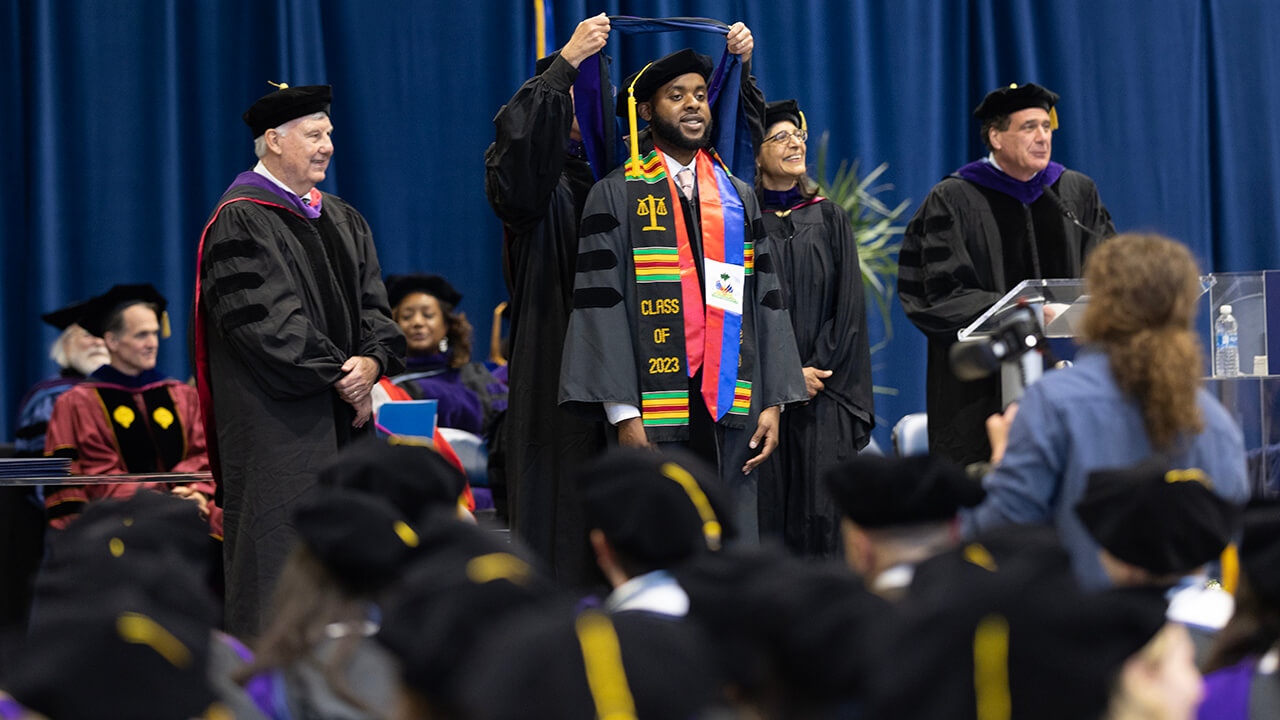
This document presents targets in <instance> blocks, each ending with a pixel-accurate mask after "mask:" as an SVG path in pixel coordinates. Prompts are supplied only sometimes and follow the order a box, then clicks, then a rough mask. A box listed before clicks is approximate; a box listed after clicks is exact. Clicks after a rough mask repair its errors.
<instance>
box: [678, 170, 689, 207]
mask: <svg viewBox="0 0 1280 720" xmlns="http://www.w3.org/2000/svg"><path fill="white" fill-rule="evenodd" d="M676 185H678V186H680V194H682V195H684V199H685V200H692V199H693V171H692V170H690V169H689V168H681V169H680V172H678V173H676Z"/></svg>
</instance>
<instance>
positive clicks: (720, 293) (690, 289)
mask: <svg viewBox="0 0 1280 720" xmlns="http://www.w3.org/2000/svg"><path fill="white" fill-rule="evenodd" d="M710 75H711V59H710V58H708V57H706V56H705V55H699V54H697V53H694V52H692V51H691V50H681V51H678V52H676V53H672V54H671V55H668V56H667V57H665V58H662V59H660V60H657V61H654V62H653V63H652V64H650V65H649V66H647V67H646V69H645V70H642V71H641V72H639V73H637V74H636V75H633V76H632V77H631V78H629V79H628V80H627V82H626V83H624V87H626V88H634V93H635V99H636V101H637V102H638V105H637V113H638V115H639V117H641V118H643V119H644V120H646V121H648V122H649V123H650V129H651V131H652V134H651V137H652V143H651V144H650V143H648V142H646V143H641V142H640V141H639V140H638V139H637V136H636V133H635V129H634V127H633V128H632V146H633V148H635V150H633V153H632V159H631V160H629V161H628V162H627V163H626V165H625V166H624V167H621V168H618V169H616V170H614V171H613V172H611V173H610V174H609V175H608V176H606V177H605V178H604V179H603V180H601V181H600V182H599V183H597V184H596V186H595V187H594V188H592V190H591V193H590V195H588V196H587V204H586V208H585V209H584V210H583V219H582V238H581V240H580V243H579V248H578V250H579V254H578V265H577V267H578V273H577V278H576V280H575V286H574V310H573V314H572V315H571V316H570V319H569V329H568V331H567V335H566V337H565V348H564V357H563V360H562V367H561V375H560V402H561V403H562V404H572V403H582V404H592V405H594V404H599V405H600V406H602V407H601V410H602V412H603V414H605V415H606V416H607V417H608V419H609V421H610V423H611V424H613V425H615V426H616V427H617V432H618V442H619V444H621V445H624V446H632V447H647V446H649V445H650V444H651V443H658V444H662V443H667V442H672V443H681V444H684V445H687V446H689V447H690V448H691V449H692V450H694V451H695V452H696V453H698V454H700V455H702V456H703V457H704V458H706V459H707V460H708V461H709V462H711V463H713V464H714V465H715V466H716V467H717V468H718V469H719V471H720V475H721V478H722V480H723V481H724V482H725V484H726V485H727V486H728V487H729V489H730V491H731V492H732V493H733V498H734V503H735V512H734V514H735V515H736V517H737V520H738V523H739V527H740V529H741V531H742V534H743V535H744V536H745V537H747V538H755V537H756V536H757V534H758V519H757V515H756V512H757V508H756V493H757V484H756V481H757V477H758V476H757V475H756V474H755V471H756V466H758V465H759V464H760V463H762V462H763V461H764V459H765V458H767V457H768V456H769V454H771V453H772V451H773V449H774V447H776V445H777V438H778V427H777V419H778V416H779V413H780V410H781V408H780V406H781V405H783V404H785V403H790V402H801V401H803V400H805V399H807V398H808V394H807V393H806V392H805V386H804V377H803V375H802V374H801V371H800V359H799V356H798V355H797V352H796V344H795V337H794V335H793V334H792V330H791V322H790V320H789V319H788V317H787V312H786V307H785V303H784V302H783V300H782V293H781V289H780V288H779V285H778V278H777V275H776V274H775V273H774V272H773V263H772V257H771V256H770V245H769V242H768V237H767V236H766V235H765V234H764V230H763V227H762V225H761V223H760V210H759V206H758V204H757V202H756V198H755V194H754V193H753V192H752V190H751V188H750V186H748V185H746V184H745V183H743V182H742V181H741V180H738V179H737V178H735V177H732V176H731V175H729V174H728V173H727V170H725V169H724V167H723V165H722V164H721V163H720V162H719V158H718V157H716V156H715V155H714V153H712V152H710V151H709V150H708V149H707V148H706V142H707V138H709V137H710V134H711V112H710V109H709V105H708V104H707V87H706V84H707V78H708V77H709V76H710ZM619 107H620V112H621V108H622V107H625V105H623V103H622V101H619ZM677 183H680V185H679V187H680V189H677V187H678V186H677ZM734 248H737V250H736V251H735V250H734ZM690 372H692V373H693V374H692V376H690Z"/></svg>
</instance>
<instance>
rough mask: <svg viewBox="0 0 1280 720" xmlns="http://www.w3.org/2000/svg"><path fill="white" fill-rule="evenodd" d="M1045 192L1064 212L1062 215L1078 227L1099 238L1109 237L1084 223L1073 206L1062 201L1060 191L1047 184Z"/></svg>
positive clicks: (1059, 209) (1059, 210)
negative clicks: (1074, 211)
mask: <svg viewBox="0 0 1280 720" xmlns="http://www.w3.org/2000/svg"><path fill="white" fill-rule="evenodd" d="M1044 194H1045V196H1047V197H1048V198H1049V200H1050V202H1052V203H1053V204H1054V205H1055V206H1056V207H1057V208H1058V212H1060V213H1062V216H1063V217H1065V218H1066V219H1068V220H1070V221H1071V222H1072V223H1073V224H1074V225H1075V226H1076V227H1078V228H1080V229H1081V230H1083V231H1085V232H1087V233H1089V234H1090V235H1092V236H1094V237H1096V238H1099V239H1104V238H1106V237H1107V236H1106V235H1103V234H1102V233H1100V232H1098V231H1097V230H1094V229H1093V228H1091V227H1088V226H1086V225H1085V224H1084V223H1082V222H1080V220H1079V219H1077V218H1076V214H1075V213H1073V212H1071V208H1069V207H1067V204H1066V203H1065V202H1063V201H1062V198H1061V197H1059V196H1058V193H1056V192H1054V191H1053V188H1051V187H1049V186H1048V185H1045V186H1044Z"/></svg>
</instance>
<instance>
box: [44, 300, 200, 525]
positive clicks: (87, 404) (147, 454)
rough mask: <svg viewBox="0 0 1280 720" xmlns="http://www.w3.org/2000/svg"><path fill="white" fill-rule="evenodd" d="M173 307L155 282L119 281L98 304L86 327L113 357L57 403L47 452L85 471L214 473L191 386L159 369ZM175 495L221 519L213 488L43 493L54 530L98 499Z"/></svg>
mask: <svg viewBox="0 0 1280 720" xmlns="http://www.w3.org/2000/svg"><path fill="white" fill-rule="evenodd" d="M165 305H166V301H165V299H164V296H162V295H160V293H159V292H157V291H156V289H155V288H154V287H152V286H151V285H116V286H115V287H113V288H111V290H109V291H107V292H106V293H104V294H103V295H100V296H98V297H96V298H93V300H91V301H90V309H89V310H87V311H86V313H85V317H84V318H83V319H82V320H81V324H82V325H83V326H84V328H85V329H86V330H88V331H89V332H90V333H92V334H94V335H96V336H98V337H101V338H102V339H103V340H104V341H105V342H106V345H107V351H108V352H109V353H110V355H111V361H110V362H109V363H107V364H106V365H103V366H102V367H100V368H98V369H97V370H95V371H94V372H93V373H92V374H90V375H89V377H88V378H86V379H85V381H84V382H83V383H80V384H79V385H77V386H76V387H73V388H72V389H70V390H68V391H67V392H65V393H63V394H62V395H61V396H60V397H59V398H58V400H57V402H56V403H55V404H54V407H53V415H52V417H50V419H49V428H48V432H47V434H46V436H45V455H50V456H61V457H68V458H70V459H71V472H72V473H73V474H77V475H122V474H128V473H156V472H176V473H180V472H202V471H207V470H208V469H209V456H208V453H207V451H206V449H205V434H204V423H203V420H202V418H201V416H200V402H199V399H198V397H197V395H196V391H195V389H194V388H192V387H191V386H189V385H186V384H185V383H182V382H179V381H178V380H174V379H173V378H169V377H165V376H164V375H163V374H161V373H160V372H159V371H158V370H156V368H155V366H156V354H157V351H158V350H159V345H160V337H161V335H162V334H164V335H167V334H168V333H167V332H163V333H162V326H167V322H165V315H164V308H165ZM143 488H145V489H149V490H155V491H160V492H172V493H174V494H175V495H179V496H182V497H186V498H189V499H191V500H192V501H194V502H197V503H199V505H200V508H201V513H202V514H204V515H208V514H210V513H214V515H213V517H212V524H213V526H214V532H215V534H221V533H220V531H219V529H218V525H219V524H220V523H219V517H218V515H220V513H217V512H216V509H215V508H214V507H213V506H212V504H211V503H210V502H209V500H210V498H212V497H213V491H214V488H213V485H212V483H210V482H208V481H205V482H197V483H180V484H179V483H119V484H85V485H62V486H57V487H56V488H54V489H52V490H51V491H49V492H47V493H46V494H45V509H46V513H47V515H48V518H49V524H50V526H51V527H54V528H59V529H60V528H63V527H65V526H66V525H67V524H68V523H70V522H71V520H72V519H73V518H74V516H76V515H78V514H79V513H80V511H81V510H82V509H83V508H84V505H85V503H87V502H89V501H90V500H95V499H98V498H127V497H130V496H132V495H133V494H134V493H136V492H138V490H140V489H143Z"/></svg>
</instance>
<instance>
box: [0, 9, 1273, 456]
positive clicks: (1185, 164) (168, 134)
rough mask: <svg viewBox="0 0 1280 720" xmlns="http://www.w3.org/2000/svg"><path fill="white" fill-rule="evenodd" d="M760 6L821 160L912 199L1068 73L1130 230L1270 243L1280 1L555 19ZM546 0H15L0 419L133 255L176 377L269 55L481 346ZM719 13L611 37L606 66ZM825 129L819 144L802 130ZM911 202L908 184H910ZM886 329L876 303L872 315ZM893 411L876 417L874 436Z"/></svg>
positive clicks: (4, 120) (392, 241) (132, 267)
mask: <svg viewBox="0 0 1280 720" xmlns="http://www.w3.org/2000/svg"><path fill="white" fill-rule="evenodd" d="M601 11H603V12H607V13H610V14H627V15H643V16H676V15H698V16H706V17H714V18H717V19H720V20H724V21H726V22H733V21H735V20H743V21H745V22H746V23H747V24H748V25H749V26H750V27H751V28H752V30H753V32H754V34H755V40H756V52H755V58H754V60H753V63H752V64H753V69H754V71H755V74H756V76H757V77H758V78H759V80H760V83H761V86H762V87H763V88H764V89H765V92H766V93H767V94H768V95H769V96H770V97H773V98H782V97H795V98H798V99H799V101H800V103H801V106H802V107H803V108H805V110H806V114H807V115H808V118H809V122H810V125H811V127H812V129H813V130H814V131H815V134H818V133H821V132H829V133H830V150H829V152H830V157H831V158H832V159H835V160H838V159H850V160H853V159H858V160H860V161H861V163H862V166H863V167H864V168H868V167H874V166H875V165H877V164H879V163H881V162H887V163H889V171H888V173H887V175H886V179H887V181H888V182H890V183H892V184H893V189H892V190H890V191H888V192H886V193H885V197H886V199H891V200H897V199H903V198H910V199H911V200H912V201H913V206H914V204H918V202H919V201H920V200H921V199H922V198H923V197H924V195H925V194H926V193H927V192H928V190H929V188H930V187H931V186H932V185H933V184H934V183H935V182H936V181H937V180H938V179H940V178H941V177H943V176H944V175H945V174H946V173H948V172H950V171H951V170H953V169H954V168H956V167H958V166H959V165H961V164H963V163H965V162H967V161H969V160H972V159H974V158H976V157H978V156H979V154H980V153H981V144H980V141H979V138H978V135H977V131H976V128H975V127H974V126H973V123H972V121H971V117H970V111H971V110H972V108H973V106H974V105H975V104H976V103H977V101H978V100H979V99H980V98H981V97H982V95H983V93H984V92H985V91H987V90H989V89H991V88H992V87H995V86H997V85H999V84H1003V83H1008V82H1027V81H1036V82H1040V83H1042V84H1044V85H1047V86H1048V87H1050V88H1052V89H1054V90H1056V91H1058V92H1059V93H1061V95H1062V102H1061V105H1060V106H1059V114H1060V117H1061V120H1062V127H1061V128H1060V130H1059V131H1058V133H1056V135H1055V138H1054V140H1055V143H1054V145H1055V147H1054V158H1055V159H1056V160H1059V161H1061V162H1063V163H1064V164H1066V165H1067V166H1068V167H1072V168H1075V169H1078V170H1081V171H1083V172H1085V173H1087V174H1089V175H1091V176H1092V177H1093V178H1094V179H1095V180H1096V181H1097V183H1098V187H1099V188H1100V190H1101V193H1102V197H1103V199H1104V201H1105V202H1106V203H1107V205H1108V206H1109V207H1110V209H1111V211H1112V214H1113V215H1114V216H1115V219H1116V225H1117V226H1118V227H1119V228H1120V229H1122V230H1147V229H1149V230H1157V231H1160V232H1164V233H1167V234H1169V235H1172V236H1174V237H1176V238H1179V239H1181V240H1183V241H1185V242H1186V243H1187V244H1188V245H1189V246H1190V247H1191V248H1192V249H1193V251H1194V252H1195V253H1196V255H1197V257H1199V258H1200V260H1201V262H1202V263H1203V265H1204V267H1205V269H1206V270H1213V271H1233V270H1253V269H1261V268H1273V267H1280V246H1278V244H1277V241H1276V237H1277V230H1280V210H1278V209H1277V204H1276V203H1275V201H1274V196H1275V187H1276V180H1277V178H1278V177H1280V127H1278V125H1280V88H1278V87H1277V86H1276V85H1275V84H1273V83H1269V82H1267V80H1266V78H1268V77H1269V73H1270V71H1271V70H1272V69H1273V68H1275V67H1277V66H1278V65H1280V50H1278V49H1277V41H1276V39H1275V38H1276V37H1278V36H1280V4H1276V3H1273V2H1270V1H1269V0H1130V1H1118V0H1059V1H1058V2H1053V3H1045V2H1038V1H1037V0H950V1H948V2H937V1H936V0H858V1H856V2H841V3H834V2H820V1H816V0H811V1H809V2H800V1H799V0H787V1H785V2H780V1H778V0H774V1H773V2H758V1H753V0H728V1H725V0H714V1H713V0H705V1H701V2H699V1H696V0H687V1H676V0H670V1H662V0H653V1H650V2H622V1H620V0H610V1H606V2H596V1H592V2H584V1H582V0H577V1H569V0H557V2H556V3H555V4H554V14H553V23H552V24H553V28H552V29H553V30H554V33H555V37H556V38H557V39H558V40H559V41H560V42H561V43H563V42H565V41H566V40H567V39H568V38H569V37H570V36H571V35H572V33H573V29H574V27H575V26H576V24H577V22H578V21H579V20H581V19H582V18H583V17H585V16H587V15H589V14H595V13H598V12H601ZM533 13H534V4H533V2H532V0H472V1H471V2H468V3H455V2H448V3H446V2H436V1H430V2H427V1H411V0H361V1H357V0H272V1H266V0H216V1H215V0H195V1H191V0H186V1H182V2H180V1H178V0H5V2H4V3H3V9H2V10H0V47H2V49H0V57H2V58H3V60H0V98H2V101H0V108H3V110H0V148H2V149H3V157H4V163H3V166H2V167H3V170H2V171H0V239H2V240H3V253H2V255H0V257H2V258H3V260H2V261H0V262H2V265H0V273H2V274H3V286H2V287H0V293H3V298H4V299H3V307H2V308H0V312H2V313H3V318H2V319H3V328H4V330H3V333H2V334H0V408H2V409H3V412H2V413H0V438H3V437H9V436H10V435H11V433H12V429H13V416H14V413H15V412H16V405H17V402H18V399H19V397H20V396H21V394H22V393H23V391H24V390H25V388H26V387H28V386H29V385H30V384H31V383H33V382H34V381H36V380H38V379H39V378H41V377H43V376H45V375H48V374H49V373H51V372H52V371H53V366H52V365H51V363H50V362H49V361H48V359H47V356H46V353H47V349H48V346H49V343H50V342H51V341H52V340H53V339H54V337H55V334H54V332H53V331H52V330H51V329H49V328H47V327H45V326H43V325H42V324H41V323H40V321H39V320H38V316H39V314H40V313H41V312H44V311H46V310H49V309H51V308H54V307H57V306H59V305H62V304H64V303H66V302H69V301H72V300H77V299H80V298H82V297H85V296H87V295H89V294H92V293H97V292H101V291H102V290H103V289H105V288H106V287H107V286H109V285H110V284H112V283H116V282H139V281H150V282H153V283H155V284H156V285H157V286H158V287H160V289H161V291H162V292H164V293H165V294H166V295H168V297H169V298H170V303H171V308H172V310H171V317H172V320H173V326H174V337H173V338H172V339H170V340H168V341H167V342H165V343H164V344H163V345H162V350H161V367H162V369H163V370H165V371H166V372H168V373H170V374H173V375H176V376H182V377H185V376H187V375H188V374H189V372H190V371H189V359H188V356H187V347H186V341H185V338H186V336H187V331H188V327H187V325H188V321H189V314H190V312H189V311H190V302H191V291H192V280H193V272H194V262H195V259H194V255H195V247H196V241H197V239H198V237H199V234H200V230H201V228H202V226H203V224H204V222H205V220H206V217H207V215H208V213H209V212H210V210H211V209H212V208H213V206H214V203H215V201H216V200H217V198H218V197H219V195H220V194H221V193H222V191H223V190H224V189H225V187H226V185H227V184H228V183H229V182H230V180H231V179H232V178H233V177H234V176H235V174H236V173H237V172H239V171H241V170H244V169H247V168H248V167H250V166H251V165H252V164H253V161H254V159H253V155H252V150H251V142H250V141H251V138H250V137H249V133H248V131H247V129H246V128H245V127H244V125H243V124H242V123H241V121H240V119H239V115H240V113H241V112H242V111H243V110H244V109H245V108H246V107H247V106H248V105H249V104H250V103H251V102H252V101H253V100H254V99H256V98H257V97H258V96H260V95H262V94H264V93H265V92H267V91H268V90H269V89H270V88H269V86H268V85H267V84H266V81H267V80H276V81H280V80H284V81H287V82H290V83H292V84H307V83H320V82H326V83H330V84H332V85H334V95H335V102H334V107H333V120H334V125H335V127H336V131H335V135H334V140H335V144H336V148H337V151H336V154H335V156H334V160H333V163H332V165H331V170H330V176H329V179H328V180H326V181H325V183H324V185H323V186H322V187H324V189H326V190H329V191H332V192H336V193H338V194H340V195H342V196H343V197H345V198H346V199H347V200H349V201H351V202H352V203H353V204H354V205H355V206H356V207H357V208H359V209H360V210H361V211H362V212H363V213H364V214H365V216H366V217H367V218H368V220H369V222H370V224H371V226H372V227H373V229H374V233H375V237H376V239H377V242H378V248H379V254H380V256H381V260H382V265H383V268H384V270H386V271H388V272H402V271H412V270H426V271H433V272H440V273H443V274H445V275H447V276H448V277H450V278H451V279H452V280H453V281H454V282H455V284H456V285H458V286H459V287H460V288H461V289H462V290H463V292H464V293H465V294H466V298H465V299H464V300H463V303H462V308H463V309H464V310H466V311H467V312H468V314H469V315H470V317H471V320H472V322H473V324H474V325H475V326H476V329H477V334H478V335H479V336H480V337H479V342H478V345H479V351H480V352H483V351H484V350H485V346H486V345H487V340H486V338H487V330H488V327H489V318H490V312H491V309H492V308H493V306H494V305H495V304H496V303H497V302H498V301H500V300H502V299H504V298H505V291H504V288H503V284H502V274H501V268H500V258H501V237H502V234H501V227H500V225H499V223H498V222H497V221H496V220H495V219H494V218H493V216H492V214H491V213H490V211H489V208H488V205H487V203H486V202H485V199H484V192H483V161H482V154H483V152H484V148H485V147H486V146H487V145H488V143H489V142H490V141H491V140H492V133H493V131H492V124H491V122H490V120H491V119H492V117H493V114H494V113H495V112H496V111H497V109H498V108H499V106H501V104H502V103H503V102H504V101H505V100H506V98H508V97H509V96H510V95H511V93H512V92H514V91H515V89H516V88H517V87H518V86H519V85H520V83H521V82H522V81H523V80H524V79H525V78H526V77H527V76H528V74H529V72H530V67H529V65H530V63H529V58H530V57H532V53H533V50H532V45H531V43H532V37H533V33H532V30H531V28H532V26H533V21H534V20H533ZM688 44H692V45H694V46H695V47H697V48H698V49H700V50H702V51H703V52H708V53H716V54H718V53H719V52H720V51H721V49H722V47H723V46H722V41H721V40H719V39H717V38H714V37H711V36H706V35H692V34H668V35H657V36H629V37H626V38H619V37H618V36H616V35H615V36H614V39H613V41H612V42H611V44H610V46H609V49H608V52H609V53H610V54H611V55H612V56H613V58H614V80H615V82H616V81H618V80H619V78H620V76H621V75H622V74H624V73H629V72H631V71H632V70H634V69H635V68H636V67H638V66H639V65H640V64H641V62H642V61H643V60H646V59H651V58H652V57H653V56H655V55H657V54H659V53H664V52H667V51H670V50H674V49H676V48H678V47H682V46H684V45H688ZM815 155H816V144H815V143H813V142H811V144H810V156H811V158H813V157H814V156H815ZM913 209H914V207H913ZM892 329H893V338H892V340H891V341H890V343H889V344H888V346H887V347H886V348H885V349H883V350H881V351H880V352H879V353H878V354H877V355H876V357H875V365H876V372H875V378H876V382H877V383H878V384H880V385H885V386H890V387H893V388H896V389H897V391H898V394H897V395H896V396H878V397H877V412H878V415H879V416H880V417H881V418H882V420H883V421H886V423H885V424H886V425H887V424H889V423H891V422H892V421H893V420H895V419H897V418H898V417H900V416H901V415H903V414H904V413H907V412H912V411H917V410H922V409H923V405H924V400H923V387H924V364H923V355H924V353H923V348H924V343H923V340H922V338H921V336H920V335H919V333H918V332H917V331H916V330H915V329H914V328H913V327H912V326H911V325H910V323H908V322H907V321H906V319H905V318H904V317H903V316H902V314H901V311H900V310H898V309H897V308H896V307H895V311H894V313H893V317H892ZM872 333H873V335H874V336H875V337H876V338H879V337H883V335H884V333H885V328H883V327H881V326H879V324H878V323H876V322H875V321H874V320H873V328H872ZM886 429H887V428H885V427H882V428H881V429H880V430H879V439H880V441H881V442H882V443H884V442H885V441H886V440H887V435H885V434H884V432H885V430H886Z"/></svg>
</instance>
